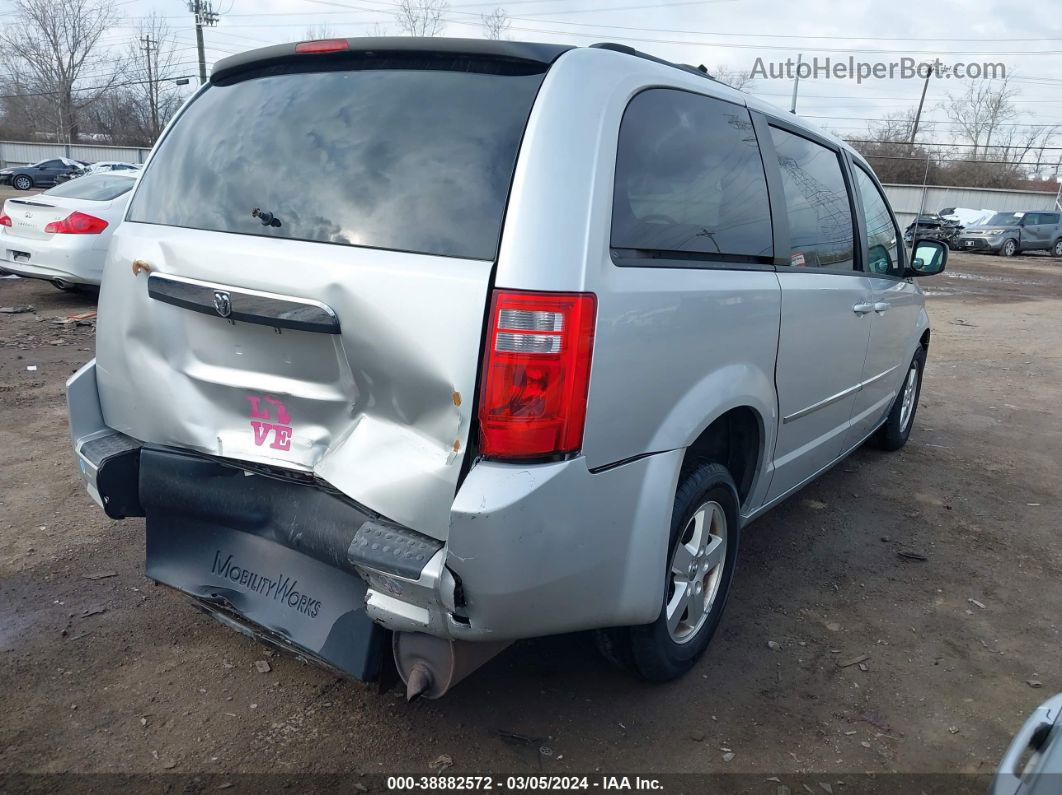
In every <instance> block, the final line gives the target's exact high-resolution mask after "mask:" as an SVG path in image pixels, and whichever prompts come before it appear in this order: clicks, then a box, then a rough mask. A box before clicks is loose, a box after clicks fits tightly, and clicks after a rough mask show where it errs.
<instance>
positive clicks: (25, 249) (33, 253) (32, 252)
mask: <svg viewBox="0 0 1062 795" xmlns="http://www.w3.org/2000/svg"><path fill="white" fill-rule="evenodd" d="M86 237H88V236H87V235H54V236H53V237H52V238H51V239H49V240H34V239H33V238H23V237H17V236H15V235H11V234H8V233H7V232H3V233H0V267H2V268H3V269H4V270H7V271H11V273H16V274H18V275H19V276H23V277H25V278H27V279H46V280H49V281H50V280H52V279H62V280H64V281H67V282H71V283H72V284H93V285H97V286H98V285H99V283H100V280H101V279H102V278H103V261H104V259H105V258H106V256H107V249H106V248H96V247H93V246H87V245H85V238H86ZM93 242H95V241H93Z"/></svg>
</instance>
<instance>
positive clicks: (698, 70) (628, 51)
mask: <svg viewBox="0 0 1062 795" xmlns="http://www.w3.org/2000/svg"><path fill="white" fill-rule="evenodd" d="M590 46H591V47H592V48H594V49H596V50H612V51H613V52H621V53H623V54H624V55H633V56H634V57H635V58H644V59H645V60H647V61H652V62H653V63H658V64H663V65H664V66H670V67H671V68H673V69H681V70H682V71H683V72H689V73H690V74H691V75H697V77H706V78H708V79H709V80H711V81H712V82H714V83H718V82H719V81H718V80H716V79H715V78H714V77H712V76H711V75H710V74H708V69H707V67H705V65H704V64H701V65H700V66H690V64H688V63H675V62H674V61H666V60H664V59H663V58H657V57H656V56H655V55H650V54H649V53H647V52H642V51H641V50H636V49H634V48H633V47H628V46H627V45H626V44H615V43H613V42H611V41H599V42H598V43H597V44H591V45H590Z"/></svg>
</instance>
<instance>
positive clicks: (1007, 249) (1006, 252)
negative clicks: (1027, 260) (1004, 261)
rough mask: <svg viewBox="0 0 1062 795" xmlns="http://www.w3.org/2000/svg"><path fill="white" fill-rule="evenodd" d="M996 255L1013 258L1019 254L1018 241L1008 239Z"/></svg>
mask: <svg viewBox="0 0 1062 795" xmlns="http://www.w3.org/2000/svg"><path fill="white" fill-rule="evenodd" d="M996 253H997V254H998V255H999V256H1001V257H1013V256H1014V255H1015V254H1017V253H1018V241H1016V240H1013V239H1011V238H1007V239H1006V240H1004V241H1003V245H1001V246H1000V247H999V250H998V251H997V252H996Z"/></svg>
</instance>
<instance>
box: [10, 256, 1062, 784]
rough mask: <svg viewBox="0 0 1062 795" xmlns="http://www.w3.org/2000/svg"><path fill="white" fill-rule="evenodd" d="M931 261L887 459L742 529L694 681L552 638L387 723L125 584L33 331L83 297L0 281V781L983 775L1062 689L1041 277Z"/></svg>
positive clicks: (1008, 267) (1059, 306)
mask: <svg viewBox="0 0 1062 795" xmlns="http://www.w3.org/2000/svg"><path fill="white" fill-rule="evenodd" d="M949 267H950V270H949V272H948V273H947V274H945V275H944V276H942V277H937V278H935V279H933V280H927V282H926V283H925V285H924V286H925V287H926V288H927V290H928V291H929V293H930V295H931V297H930V299H929V302H930V313H931V316H932V320H933V326H934V331H933V342H932V346H931V349H930V354H929V364H928V368H927V371H926V380H925V388H924V390H923V393H922V406H921V408H920V410H919V413H918V416H917V419H916V428H915V431H914V434H913V436H912V438H911V442H910V444H909V445H908V446H907V447H906V448H905V450H903V451H902V452H900V453H898V454H891V455H890V454H883V453H879V452H876V451H873V450H861V451H859V452H857V453H856V454H855V455H854V456H852V457H851V458H850V459H849V460H848V461H846V462H844V463H843V464H841V465H840V466H838V467H837V468H836V469H834V470H833V471H832V472H831V473H829V474H828V475H826V476H825V477H823V478H822V479H821V480H820V481H819V482H817V483H816V484H814V485H812V486H811V487H810V488H808V489H807V490H805V491H804V492H803V493H801V494H800V495H799V496H797V497H795V498H793V499H792V500H790V501H789V502H788V503H787V504H786V505H783V506H782V507H780V508H779V509H777V510H775V511H773V512H772V513H771V514H769V515H768V516H767V517H765V518H764V519H762V520H760V521H759V522H757V523H756V524H754V525H753V526H752V527H750V528H749V530H748V532H747V534H746V536H745V540H744V542H743V549H742V552H741V560H740V565H739V571H738V576H737V580H736V585H735V588H734V592H733V595H732V598H731V601H730V605H729V608H728V611H727V614H726V616H725V618H724V620H723V625H722V628H721V630H720V631H719V633H718V635H717V636H716V639H715V641H714V643H713V644H712V646H711V648H710V649H709V652H708V653H707V655H706V656H705V657H704V659H703V660H702V661H701V662H700V664H699V665H698V666H697V668H696V669H695V670H694V672H693V673H692V674H691V675H690V676H689V677H687V678H686V679H684V680H682V681H679V682H675V683H673V684H670V685H666V686H655V687H654V686H648V685H645V684H641V683H638V682H635V681H632V680H630V679H628V678H627V677H626V676H624V675H622V674H620V673H618V672H614V671H612V670H610V669H608V668H607V667H606V666H605V665H604V664H603V663H602V662H600V661H599V659H598V658H597V656H596V655H595V653H594V651H593V649H592V647H591V645H590V643H589V641H588V639H587V638H586V637H585V636H581V635H580V636H567V637H560V638H551V639H544V640H538V641H532V642H525V643H521V644H518V645H517V646H515V647H512V648H510V649H509V650H508V651H507V652H505V653H504V654H503V655H502V656H501V657H499V658H497V659H496V660H495V661H493V662H492V663H490V664H488V665H487V666H486V667H485V668H483V669H482V670H480V671H479V672H478V673H476V674H475V675H474V676H472V677H471V678H470V679H468V680H467V681H466V682H464V683H463V684H461V685H460V686H459V687H458V688H457V689H455V690H454V691H453V692H452V693H451V694H450V695H449V696H447V697H446V698H445V699H444V700H442V701H439V702H426V703H415V704H413V705H411V706H407V705H406V704H405V703H404V702H403V701H402V699H401V697H400V694H399V693H398V692H397V691H391V692H388V693H384V694H380V693H378V692H377V691H376V690H375V689H374V688H372V687H368V686H362V685H358V684H352V683H349V682H345V681H338V680H336V679H335V678H334V677H332V676H330V675H328V674H327V673H325V672H323V671H321V670H318V669H315V668H311V667H308V666H306V665H303V664H301V663H300V662H298V661H296V660H294V659H291V658H288V657H284V656H279V655H277V656H271V655H270V654H269V653H268V652H267V651H265V650H264V649H263V648H262V647H260V646H257V645H256V644H255V643H254V642H252V641H250V640H247V639H245V638H243V637H241V636H239V635H237V634H235V633H233V632H231V631H229V630H227V629H224V628H222V627H220V626H218V625H216V624H214V623H213V622H212V621H211V620H210V619H208V618H206V617H204V616H202V615H200V614H199V613H197V612H196V611H195V610H193V609H192V608H191V607H190V606H189V605H188V604H187V603H185V602H184V601H183V600H182V599H180V598H179V597H178V596H176V595H175V594H173V593H171V592H169V591H168V590H165V589H162V588H157V587H153V586H152V584H151V583H150V582H149V581H147V580H145V578H144V576H143V525H142V522H141V521H140V520H130V521H126V522H112V521H109V520H107V519H106V518H105V517H104V516H103V514H102V513H101V512H100V511H99V510H97V509H96V507H95V506H94V505H93V504H92V503H91V501H90V500H89V498H88V496H87V495H86V494H85V493H84V492H83V490H82V488H81V487H80V485H79V484H78V480H77V478H76V476H75V467H74V463H73V458H72V454H71V452H70V450H69V447H68V440H67V430H66V414H65V402H64V396H63V382H64V380H65V379H66V378H67V377H68V376H69V375H70V374H71V373H72V372H73V371H74V370H75V369H76V368H77V367H78V366H79V365H81V364H82V363H83V362H85V361H86V360H88V359H89V358H90V357H91V356H92V350H93V328H92V327H90V326H73V327H66V326H59V325H55V324H53V318H63V317H66V316H67V315H69V314H71V313H75V312H81V311H85V310H87V309H90V308H92V306H93V301H92V298H91V297H90V296H84V295H70V294H64V293H60V292H58V291H57V290H55V289H53V288H52V287H51V286H49V285H47V284H43V283H34V282H29V281H24V280H14V279H11V280H0V306H11V305H16V304H32V305H33V306H34V307H35V312H33V313H23V314H14V315H11V314H0V416H2V418H3V422H2V424H0V449H2V450H3V451H4V455H3V457H2V458H0V701H2V703H3V710H2V713H0V773H2V772H8V773H11V772H16V771H23V772H30V771H32V772H55V771H81V772H86V771H96V772H165V771H172V772H174V773H180V772H184V773H193V772H194V773H209V772H218V773H233V772H239V771H244V772H274V773H303V772H318V773H320V772H347V771H356V772H360V773H376V772H382V771H387V772H398V771H405V772H410V773H416V774H422V773H423V774H427V773H430V772H432V770H431V769H430V768H429V765H430V764H431V763H432V761H433V760H436V759H437V758H438V757H439V756H440V755H443V754H446V755H449V756H451V757H452V759H453V767H452V768H451V769H450V770H449V771H448V772H450V773H483V772H486V771H523V772H537V771H543V772H549V773H560V772H571V771H579V772H586V773H592V772H594V771H603V772H607V773H615V772H643V773H646V772H665V771H671V772H683V771H690V772H694V771H696V772H703V771H728V772H745V773H756V774H759V776H758V778H757V780H759V781H762V780H763V778H765V777H768V776H772V775H784V774H793V773H798V772H805V771H813V772H816V773H832V774H839V773H842V772H856V771H874V772H887V771H903V772H944V771H947V772H960V771H961V772H979V773H987V772H990V771H991V770H992V769H993V768H994V767H995V765H996V764H997V762H998V760H999V758H1000V756H1001V754H1002V752H1003V750H1004V748H1005V747H1006V744H1007V742H1008V740H1009V738H1010V737H1011V735H1012V734H1013V733H1014V731H1015V730H1016V729H1017V727H1018V726H1019V725H1020V723H1021V722H1022V720H1023V719H1024V718H1025V716H1026V715H1027V713H1029V712H1030V710H1032V709H1033V707H1035V706H1036V705H1037V704H1038V703H1039V702H1040V701H1042V700H1043V699H1044V698H1046V697H1047V696H1048V695H1050V694H1052V693H1055V692H1058V691H1060V690H1062V657H1060V655H1059V649H1060V648H1062V637H1060V615H1062V613H1060V611H1059V605H1060V604H1062V577H1060V576H1059V572H1060V571H1062V537H1060V527H1059V524H1060V523H1059V518H1060V500H1062V410H1060V409H1059V399H1060V395H1062V262H1054V261H1051V260H1049V259H1046V258H1042V257H1038V258H1033V257H1025V258H1018V259H1015V260H1012V261H1002V260H1000V259H998V258H986V257H982V258H976V257H970V256H958V255H955V256H953V258H952V262H951V264H950V266H949ZM31 367H36V369H35V370H31V369H29V368H31ZM901 551H904V552H916V553H920V554H921V555H924V556H925V558H926V560H924V561H919V560H911V559H905V558H902V557H900V556H899V555H898V554H897V553H898V552H901ZM112 574H113V576H109V575H112ZM768 641H773V642H775V643H777V644H779V645H780V647H779V648H778V649H776V650H775V649H771V648H769V647H768ZM861 655H868V659H867V660H866V665H865V667H866V669H867V670H862V669H861V667H860V666H859V665H850V666H848V667H841V666H840V665H839V662H842V661H844V662H847V661H848V660H850V659H851V658H854V657H857V656H861ZM256 660H268V661H269V665H270V666H271V671H269V672H268V673H259V672H258V670H257V669H256V667H255V661H256ZM1031 683H1032V684H1031ZM1036 683H1042V686H1040V685H1039V684H1036ZM499 730H505V731H511V732H517V733H519V734H521V735H525V736H527V737H533V738H541V739H540V740H536V741H535V742H534V743H532V744H531V745H524V744H522V743H521V742H519V741H513V740H512V738H509V739H508V740H506V739H505V738H504V737H503V736H501V735H500V734H499ZM540 746H546V749H545V751H546V752H542V751H540V750H539V749H540ZM729 754H733V756H732V758H731V757H730V756H729ZM728 759H729V761H727V760H728ZM773 791H774V790H773V789H772V790H771V792H773ZM849 791H852V788H849Z"/></svg>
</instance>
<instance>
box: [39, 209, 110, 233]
mask: <svg viewBox="0 0 1062 795" xmlns="http://www.w3.org/2000/svg"><path fill="white" fill-rule="evenodd" d="M106 228H107V222H106V221H104V220H103V219H102V218H97V217H96V216H94V215H89V214H87V213H77V212H74V213H70V215H68V216H67V217H66V218H64V219H63V220H62V221H52V222H51V223H50V224H48V225H47V226H45V227H44V231H45V232H47V233H48V234H50V235H98V234H99V233H100V232H102V231H103V230H104V229H106Z"/></svg>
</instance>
